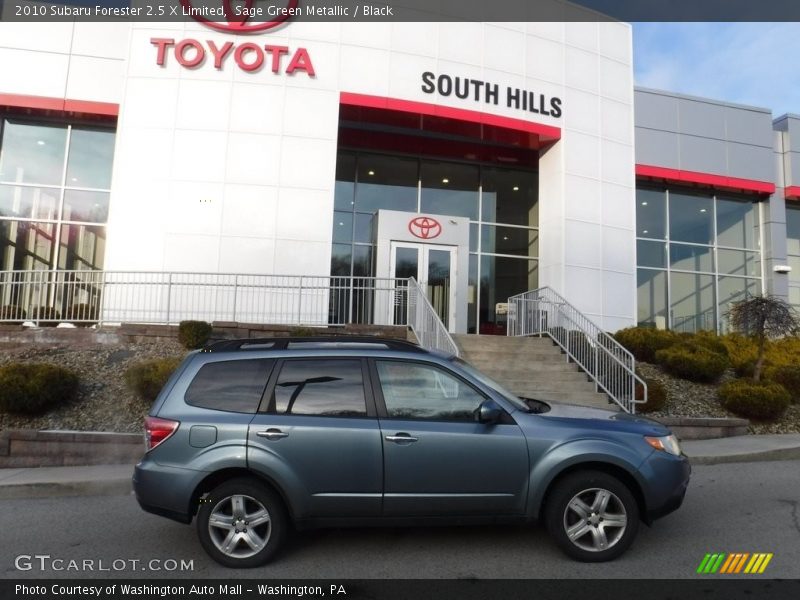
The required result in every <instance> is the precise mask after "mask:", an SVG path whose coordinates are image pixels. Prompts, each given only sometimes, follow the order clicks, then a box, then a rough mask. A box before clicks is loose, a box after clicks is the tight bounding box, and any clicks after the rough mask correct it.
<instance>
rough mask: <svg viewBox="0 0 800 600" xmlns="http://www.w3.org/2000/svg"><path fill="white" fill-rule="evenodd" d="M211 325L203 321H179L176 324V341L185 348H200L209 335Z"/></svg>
mask: <svg viewBox="0 0 800 600" xmlns="http://www.w3.org/2000/svg"><path fill="white" fill-rule="evenodd" d="M211 330H212V328H211V325H210V324H209V323H206V322H205V321H181V322H180V324H179V325H178V341H179V342H180V343H181V345H182V346H183V347H184V348H186V349H187V350H195V349H197V348H202V347H203V346H205V345H206V343H207V342H208V339H209V338H210V337H211Z"/></svg>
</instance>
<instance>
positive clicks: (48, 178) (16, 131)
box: [0, 119, 67, 185]
mask: <svg viewBox="0 0 800 600" xmlns="http://www.w3.org/2000/svg"><path fill="white" fill-rule="evenodd" d="M66 143H67V128H66V126H64V125H39V124H37V125H33V124H30V123H25V122H24V121H16V120H11V119H6V120H5V121H4V122H3V139H2V140H1V141H0V149H2V152H0V181H4V182H10V183H40V184H47V185H60V184H61V180H62V178H63V176H64V150H65V147H66Z"/></svg>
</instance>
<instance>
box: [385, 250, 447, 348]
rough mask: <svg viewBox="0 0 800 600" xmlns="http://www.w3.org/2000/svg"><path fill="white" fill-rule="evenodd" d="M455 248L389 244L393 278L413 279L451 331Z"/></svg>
mask: <svg viewBox="0 0 800 600" xmlns="http://www.w3.org/2000/svg"><path fill="white" fill-rule="evenodd" d="M456 254H457V248H456V247H455V246H437V245H433V244H414V243H409V242H392V265H391V272H392V276H393V277H403V278H407V277H413V278H414V279H415V280H416V281H417V282H418V283H419V284H420V286H421V287H422V289H423V290H425V294H426V295H427V296H428V300H429V301H430V303H431V305H432V306H433V309H434V310H435V311H436V313H437V314H438V315H439V318H440V319H441V320H442V323H444V325H445V327H447V329H448V331H451V332H452V331H453V330H454V328H455V290H456V286H455V283H456Z"/></svg>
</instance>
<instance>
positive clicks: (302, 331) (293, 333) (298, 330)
mask: <svg viewBox="0 0 800 600" xmlns="http://www.w3.org/2000/svg"><path fill="white" fill-rule="evenodd" d="M314 335H317V332H316V331H314V329H312V328H311V327H292V328H291V329H290V330H289V337H312V336H314Z"/></svg>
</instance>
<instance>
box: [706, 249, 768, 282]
mask: <svg viewBox="0 0 800 600" xmlns="http://www.w3.org/2000/svg"><path fill="white" fill-rule="evenodd" d="M717 258H718V260H719V272H720V273H727V274H729V275H748V276H750V277H761V261H760V260H759V253H758V252H747V251H746V250H722V249H720V250H717Z"/></svg>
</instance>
